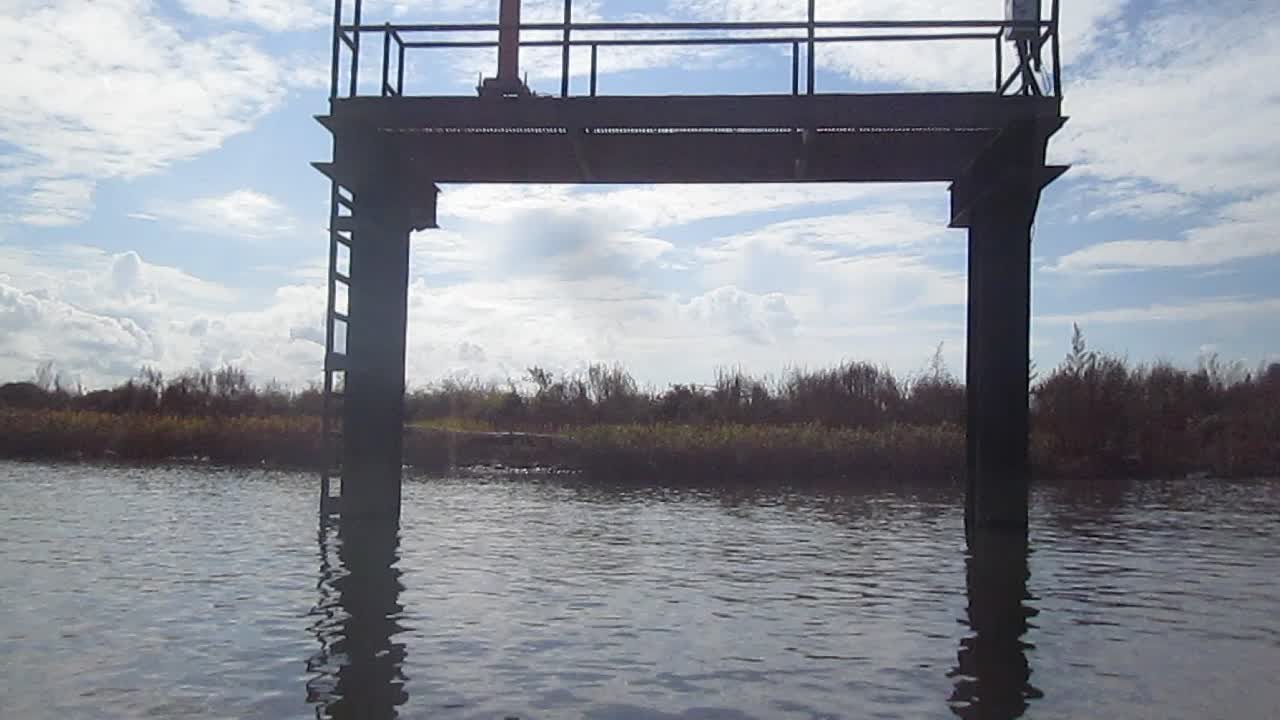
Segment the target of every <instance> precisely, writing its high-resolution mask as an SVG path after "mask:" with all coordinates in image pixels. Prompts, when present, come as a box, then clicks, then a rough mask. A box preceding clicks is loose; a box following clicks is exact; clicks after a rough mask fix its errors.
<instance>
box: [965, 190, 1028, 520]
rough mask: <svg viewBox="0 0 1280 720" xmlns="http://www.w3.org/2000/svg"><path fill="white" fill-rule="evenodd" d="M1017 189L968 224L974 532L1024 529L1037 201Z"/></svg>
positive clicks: (969, 508) (970, 514)
mask: <svg viewBox="0 0 1280 720" xmlns="http://www.w3.org/2000/svg"><path fill="white" fill-rule="evenodd" d="M1037 192H1038V191H1037ZM1011 194H1012V195H1013V197H1010V196H1007V195H1006V196H1005V197H1002V198H999V199H993V200H992V201H991V202H987V203H983V204H982V205H980V206H978V207H976V208H974V209H973V219H972V224H971V225H970V227H969V273H970V290H969V303H970V304H969V333H970V334H969V339H968V344H969V348H970V350H969V359H970V364H969V365H968V367H967V369H966V386H967V388H968V393H969V401H968V411H969V418H968V441H967V449H968V452H969V457H968V458H967V467H968V470H969V478H968V495H967V499H966V506H965V507H966V513H965V517H966V519H967V520H968V523H969V526H970V527H971V528H974V529H979V528H980V529H992V530H1007V531H1013V532H1021V533H1025V532H1026V529H1027V491H1028V480H1029V474H1028V469H1029V468H1028V463H1027V444H1028V442H1027V438H1028V432H1029V426H1028V417H1029V414H1028V395H1027V382H1028V377H1027V372H1028V366H1027V364H1028V358H1029V356H1030V322H1031V313H1030V303H1031V222H1032V219H1033V218H1034V216H1035V198H1034V196H1033V197H1031V198H1030V199H1028V198H1027V197H1025V194H1026V193H1011ZM1018 195H1023V197H1018Z"/></svg>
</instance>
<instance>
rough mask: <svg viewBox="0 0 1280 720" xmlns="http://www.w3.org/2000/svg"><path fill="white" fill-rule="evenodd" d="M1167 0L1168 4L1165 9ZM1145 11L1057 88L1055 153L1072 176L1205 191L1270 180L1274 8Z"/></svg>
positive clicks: (1254, 188) (1279, 156) (1277, 177)
mask: <svg viewBox="0 0 1280 720" xmlns="http://www.w3.org/2000/svg"><path fill="white" fill-rule="evenodd" d="M1165 7H1168V6H1165ZM1186 7H1188V8H1189V9H1188V10H1186V11H1181V12H1171V13H1168V14H1153V15H1150V16H1147V17H1144V18H1143V19H1142V21H1141V23H1142V25H1141V27H1140V28H1139V30H1138V31H1135V32H1133V33H1131V34H1125V35H1124V36H1123V37H1122V38H1121V42H1119V43H1118V44H1117V46H1116V48H1115V50H1114V51H1113V52H1109V53H1100V54H1099V55H1098V56H1097V57H1096V58H1094V61H1093V63H1092V64H1091V67H1090V71H1089V73H1088V75H1086V76H1085V77H1084V78H1083V79H1079V80H1077V79H1073V80H1072V81H1071V84H1070V85H1069V86H1068V92H1067V95H1066V104H1065V107H1066V114H1068V115H1070V116H1072V119H1071V122H1069V123H1068V124H1067V126H1066V127H1065V129H1064V130H1063V132H1062V133H1061V134H1060V138H1059V139H1058V140H1056V141H1055V146H1054V148H1053V154H1054V155H1055V156H1057V157H1059V158H1061V159H1064V160H1066V161H1068V162H1071V163H1073V164H1074V165H1075V168H1076V169H1075V170H1074V171H1073V172H1074V173H1075V174H1079V175H1090V176H1093V177H1095V178H1099V179H1102V180H1127V179H1132V178H1140V179H1144V180H1147V181H1149V182H1150V183H1153V184H1155V185H1156V186H1158V187H1164V188H1170V189H1172V190H1174V191H1176V192H1180V193H1185V194H1190V195H1200V196H1214V195H1217V194H1220V193H1253V192H1263V191H1270V190H1274V189H1275V188H1277V187H1280V146H1277V144H1276V143H1275V142H1274V141H1273V140H1272V136H1273V135H1274V128H1276V127H1278V126H1280V96H1277V95H1276V93H1275V92H1274V90H1273V88H1272V84H1271V83H1269V82H1266V81H1260V78H1265V77H1268V76H1269V74H1270V72H1271V71H1270V68H1273V67H1276V66H1277V65H1278V64H1280V7H1277V6H1275V5H1274V4H1271V5H1267V4H1263V3H1252V4H1249V7H1248V8H1247V9H1246V8H1245V7H1244V6H1242V5H1238V6H1233V10H1234V12H1235V13H1236V14H1235V15H1234V16H1225V15H1223V14H1222V13H1223V11H1224V10H1225V9H1226V8H1225V7H1221V8H1220V7H1218V6H1212V5H1194V6H1186Z"/></svg>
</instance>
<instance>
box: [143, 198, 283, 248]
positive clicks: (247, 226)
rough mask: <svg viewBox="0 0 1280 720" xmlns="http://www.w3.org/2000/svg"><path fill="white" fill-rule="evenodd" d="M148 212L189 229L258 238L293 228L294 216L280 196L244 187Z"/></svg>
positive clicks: (158, 207)
mask: <svg viewBox="0 0 1280 720" xmlns="http://www.w3.org/2000/svg"><path fill="white" fill-rule="evenodd" d="M150 210H151V212H150V213H148V215H150V216H156V217H160V218H164V219H167V220H171V221H173V222H174V223H177V224H179V225H180V226H182V227H184V228H186V229H188V230H196V231H199V232H206V233H211V234H215V235H223V236H226V237H232V238H242V239H251V240H257V239H261V238H265V237H276V236H280V235H287V234H289V233H291V232H293V231H294V229H295V227H296V224H295V220H294V218H293V216H292V215H291V214H290V213H289V211H288V210H287V209H286V208H285V207H284V205H283V204H281V203H280V201H279V200H276V199H275V198H273V197H271V196H270V195H266V194H264V193H261V192H258V191H256V190H250V189H247V188H241V189H239V190H232V191H230V192H228V193H224V194H222V195H209V196H206V197H199V198H193V199H191V200H189V201H187V202H184V203H179V204H174V205H166V206H157V207H153V208H150Z"/></svg>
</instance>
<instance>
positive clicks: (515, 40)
mask: <svg viewBox="0 0 1280 720" xmlns="http://www.w3.org/2000/svg"><path fill="white" fill-rule="evenodd" d="M498 80H501V81H508V82H519V80H520V0H502V4H501V6H500V9H499V10H498Z"/></svg>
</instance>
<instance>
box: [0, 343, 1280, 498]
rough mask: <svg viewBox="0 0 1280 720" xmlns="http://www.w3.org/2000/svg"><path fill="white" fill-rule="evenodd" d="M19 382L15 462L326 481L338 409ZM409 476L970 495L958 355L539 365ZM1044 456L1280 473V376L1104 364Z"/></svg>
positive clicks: (1064, 380) (255, 393) (440, 421)
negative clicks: (158, 465) (810, 363)
mask: <svg viewBox="0 0 1280 720" xmlns="http://www.w3.org/2000/svg"><path fill="white" fill-rule="evenodd" d="M37 375H38V376H37V378H36V379H35V381H33V382H16V383H9V384H6V385H3V386H0V457H8V458H39V459H119V460H125V461H169V460H197V461H202V462H211V463H217V464H229V465H262V464H266V465H270V466H278V467H296V468H306V469H314V468H316V467H317V466H318V464H319V460H320V457H321V448H320V432H319V424H320V421H319V413H320V405H321V397H320V393H319V392H318V391H317V390H316V389H315V388H308V389H305V390H301V391H297V390H289V389H286V388H283V387H281V386H279V385H275V384H268V385H266V386H261V387H259V386H254V385H253V384H252V383H250V381H249V378H248V374H247V373H246V372H245V371H243V370H241V369H237V368H234V367H225V368H222V369H220V370H216V371H192V372H187V373H184V374H182V375H178V376H176V377H173V378H169V379H166V378H164V377H163V376H162V375H161V374H160V373H158V372H156V371H153V370H149V369H144V370H143V371H141V372H140V373H139V375H138V376H137V377H136V378H133V379H130V380H128V381H126V382H124V383H122V384H120V385H118V386H116V387H114V388H111V389H107V390H97V391H93V392H83V391H81V390H79V389H71V388H67V387H64V386H63V385H62V383H60V382H58V381H57V379H56V378H55V377H52V373H51V372H50V371H49V370H48V369H47V368H46V369H45V370H44V371H42V372H39V373H37ZM405 407H406V414H407V418H408V424H407V426H406V430H405V432H406V439H405V440H406V441H405V462H406V464H409V465H412V466H415V467H419V468H423V469H425V470H428V471H445V470H447V469H449V468H454V467H460V466H471V465H502V466H505V467H543V468H565V469H575V470H583V471H586V472H587V473H589V474H591V475H592V476H608V477H611V478H616V479H627V480H641V481H666V480H680V481H705V482H725V481H739V482H790V483H800V482H806V481H831V480H836V481H841V480H857V481H872V480H893V479H895V478H902V477H905V476H910V477H911V478H912V479H913V480H928V479H934V480H937V481H939V482H951V481H955V480H956V479H957V478H958V477H959V476H960V474H961V473H962V472H963V459H964V425H963V423H964V407H965V399H964V387H963V385H962V384H961V383H960V382H959V381H958V380H957V379H956V378H955V377H953V376H952V375H951V374H950V373H949V372H948V371H947V369H946V368H945V367H944V366H943V364H942V363H941V360H940V355H939V356H937V357H935V359H934V361H933V362H932V363H931V366H930V368H929V369H928V370H927V371H926V372H924V373H921V374H920V375H918V376H915V377H911V378H900V377H896V376H894V375H893V374H892V373H890V372H889V371H887V370H885V369H882V368H879V367H876V366H874V365H871V364H868V363H860V362H848V363H844V364H841V365H839V366H837V367H833V368H827V369H821V370H813V371H808V370H792V371H789V372H787V373H784V374H782V375H780V376H778V377H752V376H748V375H745V374H743V373H741V372H736V371H723V372H721V373H719V375H718V377H717V378H716V381H715V383H714V384H713V385H711V386H695V385H672V386H670V387H668V388H666V389H663V390H656V389H643V388H640V387H639V386H638V385H637V383H636V382H635V381H634V379H632V377H631V376H630V375H629V374H628V373H627V372H626V371H625V370H624V369H622V368H620V367H616V366H604V365H593V366H590V367H589V368H587V370H586V371H585V372H582V373H579V374H569V375H557V374H555V373H552V372H549V371H546V370H543V369H540V368H531V369H530V370H529V371H528V373H527V375H526V376H525V377H523V378H520V379H519V380H513V381H509V382H507V383H505V384H495V383H483V382H478V381H459V380H450V381H446V382H441V383H438V384H435V385H433V386H430V387H426V388H422V389H418V390H414V391H413V392H411V393H409V394H408V395H407V396H406V399H405ZM1032 427H1033V429H1032V457H1033V464H1034V466H1035V469H1036V471H1037V473H1038V474H1040V475H1043V476H1075V477H1093V476H1098V477H1101V476H1125V477H1160V476H1173V475H1184V474H1188V473H1197V472H1204V473H1210V474H1213V475H1216V476H1223V477H1233V476H1276V475H1280V441H1278V439H1280V364H1272V365H1270V366H1268V367H1264V368H1259V369H1258V370H1256V371H1247V370H1245V369H1244V368H1241V367H1238V366H1228V365H1224V364H1222V363H1219V362H1218V361H1216V360H1215V359H1213V358H1208V359H1206V360H1205V361H1203V362H1202V363H1201V366H1200V367H1198V368H1196V369H1193V370H1192V369H1181V368H1177V367H1173V366H1171V365H1168V364H1163V363H1156V364H1149V365H1133V364H1130V363H1128V362H1126V361H1125V360H1123V359H1121V358H1117V357H1112V356H1107V355H1101V354H1097V353H1094V352H1092V351H1090V350H1088V349H1087V347H1086V346H1085V343H1084V340H1083V338H1082V337H1081V336H1080V334H1079V332H1078V331H1077V333H1076V335H1075V338H1074V342H1073V348H1072V352H1071V353H1070V354H1069V355H1068V356H1067V357H1066V358H1065V359H1064V360H1063V361H1062V362H1061V363H1060V364H1059V365H1058V366H1057V367H1055V368H1054V369H1053V370H1051V371H1050V372H1048V373H1047V374H1045V376H1044V377H1036V378H1034V379H1033V385H1032Z"/></svg>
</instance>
